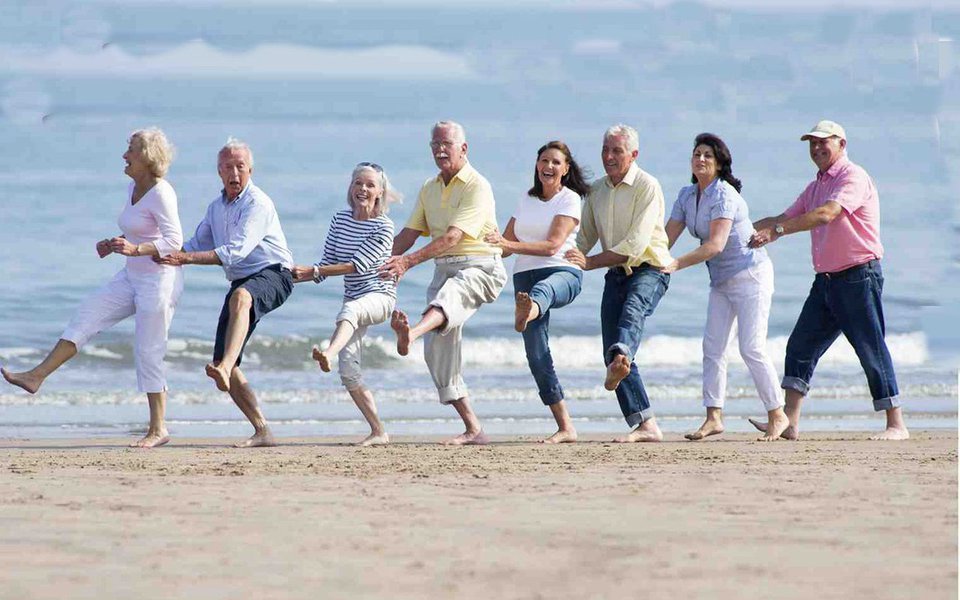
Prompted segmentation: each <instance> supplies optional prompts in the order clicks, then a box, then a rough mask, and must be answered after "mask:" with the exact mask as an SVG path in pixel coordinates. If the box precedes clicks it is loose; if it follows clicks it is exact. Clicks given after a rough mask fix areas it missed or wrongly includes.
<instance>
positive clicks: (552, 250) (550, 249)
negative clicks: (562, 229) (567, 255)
mask: <svg viewBox="0 0 960 600" xmlns="http://www.w3.org/2000/svg"><path fill="white" fill-rule="evenodd" d="M561 248H563V242H560V243H557V244H555V243H551V244H550V245H549V246H547V247H546V248H544V249H543V250H542V251H541V252H540V253H539V254H540V256H554V255H555V254H556V253H557V252H560V249H561Z"/></svg>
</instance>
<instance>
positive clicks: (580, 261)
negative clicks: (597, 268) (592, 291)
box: [563, 248, 587, 270]
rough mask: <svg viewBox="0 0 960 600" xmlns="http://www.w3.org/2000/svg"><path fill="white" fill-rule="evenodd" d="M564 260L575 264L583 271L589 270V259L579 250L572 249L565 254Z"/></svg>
mask: <svg viewBox="0 0 960 600" xmlns="http://www.w3.org/2000/svg"><path fill="white" fill-rule="evenodd" d="M563 258H565V259H566V260H567V262H569V263H573V264H575V265H577V266H578V267H580V268H581V269H583V270H586V269H587V257H586V256H584V255H583V252H580V250H578V249H577V248H571V249H569V250H567V251H566V253H564V255H563Z"/></svg>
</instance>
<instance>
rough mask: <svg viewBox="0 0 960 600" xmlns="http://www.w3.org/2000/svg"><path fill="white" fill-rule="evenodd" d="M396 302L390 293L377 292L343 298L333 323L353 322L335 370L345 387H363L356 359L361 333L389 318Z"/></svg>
mask: <svg viewBox="0 0 960 600" xmlns="http://www.w3.org/2000/svg"><path fill="white" fill-rule="evenodd" d="M396 303H397V299H396V298H394V297H393V296H391V295H390V294H382V293H379V292H373V293H370V294H367V295H365V296H361V297H360V298H356V299H345V300H344V302H343V308H341V309H340V314H338V315H337V323H338V324H339V323H340V322H341V321H346V322H348V323H350V324H351V325H353V335H352V336H350V340H349V341H347V345H346V346H344V347H343V349H342V350H340V354H338V355H337V357H338V360H337V370H338V371H339V372H340V381H341V382H343V386H344V387H345V388H347V389H348V390H357V389H360V388H362V387H363V378H362V377H361V373H360V362H361V359H362V357H363V336H364V335H365V334H366V333H367V328H368V327H370V326H371V325H377V324H379V323H383V322H384V321H386V320H387V319H388V318H390V314H391V313H392V312H393V307H394V306H395V305H396Z"/></svg>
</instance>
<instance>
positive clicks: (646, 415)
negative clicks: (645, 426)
mask: <svg viewBox="0 0 960 600" xmlns="http://www.w3.org/2000/svg"><path fill="white" fill-rule="evenodd" d="M652 418H653V409H652V408H648V409H647V410H641V411H640V412H635V413H633V414H632V415H630V416H628V417H627V425H629V426H630V427H636V426H637V425H640V424H641V423H643V422H644V421H649V420H650V419H652Z"/></svg>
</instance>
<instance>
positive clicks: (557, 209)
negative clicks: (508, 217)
mask: <svg viewBox="0 0 960 600" xmlns="http://www.w3.org/2000/svg"><path fill="white" fill-rule="evenodd" d="M557 215H560V216H564V217H572V218H574V219H576V220H577V225H576V226H575V227H574V228H573V231H571V232H570V235H569V236H568V237H567V239H566V241H564V242H563V246H561V247H560V250H559V251H558V252H557V253H556V254H554V255H553V256H528V255H526V254H517V255H516V257H517V261H516V262H515V263H514V264H513V272H514V273H521V272H523V271H532V270H533V269H543V268H545V267H571V268H574V269H577V268H579V267H577V266H576V265H574V264H573V263H571V262H569V261H567V260H566V259H565V258H563V255H564V254H565V253H566V252H567V250H570V249H571V248H576V247H577V244H576V241H577V231H579V230H580V196H578V195H577V193H576V192H574V191H573V190H571V189H570V188H566V187H564V188H561V189H560V191H559V192H557V193H556V195H554V197H553V198H550V199H549V200H541V199H540V198H537V197H535V196H524V197H523V198H521V199H520V203H519V204H518V205H517V210H516V212H514V213H513V218H514V220H515V221H514V223H513V232H514V233H515V234H516V236H517V239H518V240H520V241H521V242H542V241H543V240H545V239H547V234H548V233H550V225H551V223H553V218H554V217H556V216H557Z"/></svg>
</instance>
